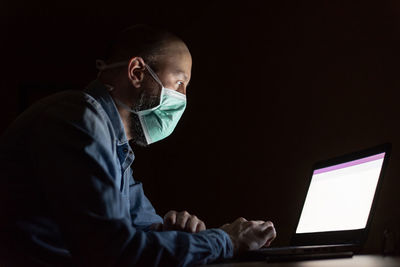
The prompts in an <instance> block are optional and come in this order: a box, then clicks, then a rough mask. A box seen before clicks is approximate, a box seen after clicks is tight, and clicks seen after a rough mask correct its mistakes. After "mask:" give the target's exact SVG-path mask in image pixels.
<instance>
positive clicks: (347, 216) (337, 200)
mask: <svg viewBox="0 0 400 267" xmlns="http://www.w3.org/2000/svg"><path fill="white" fill-rule="evenodd" d="M384 157H385V153H379V154H375V155H372V156H368V157H364V158H360V159H357V160H352V161H348V162H345V163H341V164H337V165H332V166H328V167H324V168H320V169H315V170H314V172H313V175H312V178H311V183H310V187H309V189H308V192H307V196H306V200H305V202H304V206H303V210H302V212H301V215H300V220H299V223H298V226H297V229H296V234H301V233H315V232H327V231H343V230H356V229H363V228H365V227H366V225H367V221H368V216H369V213H370V210H371V205H372V202H373V199H374V194H375V190H376V187H377V184H378V180H379V176H380V173H381V169H382V164H383V160H384Z"/></svg>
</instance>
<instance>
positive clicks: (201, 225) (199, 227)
mask: <svg viewBox="0 0 400 267" xmlns="http://www.w3.org/2000/svg"><path fill="white" fill-rule="evenodd" d="M204 230H206V225H205V223H204V222H203V221H199V223H198V224H197V227H196V233H198V232H201V231H204Z"/></svg>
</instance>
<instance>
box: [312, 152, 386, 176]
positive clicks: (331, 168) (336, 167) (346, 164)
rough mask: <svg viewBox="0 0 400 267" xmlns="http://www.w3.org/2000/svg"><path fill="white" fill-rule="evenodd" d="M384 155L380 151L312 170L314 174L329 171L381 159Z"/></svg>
mask: <svg viewBox="0 0 400 267" xmlns="http://www.w3.org/2000/svg"><path fill="white" fill-rule="evenodd" d="M384 157H385V152H383V153H380V154H376V155H373V156H369V157H366V158H362V159H357V160H353V161H349V162H346V163H342V164H338V165H334V166H330V167H326V168H322V169H317V170H315V171H314V174H318V173H323V172H330V171H334V170H338V169H343V168H346V167H350V166H354V165H359V164H363V163H366V162H370V161H374V160H378V159H383V158H384Z"/></svg>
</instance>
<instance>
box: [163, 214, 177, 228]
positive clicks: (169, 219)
mask: <svg viewBox="0 0 400 267" xmlns="http://www.w3.org/2000/svg"><path fill="white" fill-rule="evenodd" d="M176 214H177V212H176V211H174V210H171V211H169V212H168V213H167V214H165V216H164V229H169V228H171V227H172V226H173V225H175V223H176Z"/></svg>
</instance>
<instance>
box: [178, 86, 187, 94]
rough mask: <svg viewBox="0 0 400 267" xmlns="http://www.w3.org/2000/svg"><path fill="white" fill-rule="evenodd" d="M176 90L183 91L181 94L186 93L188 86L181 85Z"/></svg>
mask: <svg viewBox="0 0 400 267" xmlns="http://www.w3.org/2000/svg"><path fill="white" fill-rule="evenodd" d="M176 91H178V92H179V93H181V94H184V95H186V86H180V87H179V88H178V90H176Z"/></svg>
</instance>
